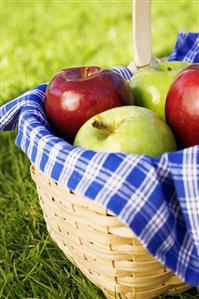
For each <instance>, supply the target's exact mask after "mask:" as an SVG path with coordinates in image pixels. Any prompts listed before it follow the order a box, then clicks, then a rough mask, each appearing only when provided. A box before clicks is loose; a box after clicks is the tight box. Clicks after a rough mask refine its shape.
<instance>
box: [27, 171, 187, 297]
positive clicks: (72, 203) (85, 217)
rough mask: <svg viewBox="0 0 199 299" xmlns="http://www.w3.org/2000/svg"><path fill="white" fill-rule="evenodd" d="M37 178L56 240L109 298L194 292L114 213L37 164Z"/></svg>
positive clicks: (40, 198)
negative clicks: (57, 180)
mask: <svg viewBox="0 0 199 299" xmlns="http://www.w3.org/2000/svg"><path fill="white" fill-rule="evenodd" d="M31 175H32V179H33V180H34V181H35V183H36V186H37V192H38V195H39V200H40V205H41V208H42V210H43V215H44V219H45V221H46V224H47V229H48V231H49V234H50V236H51V237H52V239H53V240H54V241H55V242H56V243H57V244H58V246H59V247H60V248H61V249H62V250H63V252H64V253H65V255H66V256H67V258H68V259H69V260H70V261H71V262H72V263H74V264H75V265H76V266H77V267H78V268H79V269H80V270H81V271H82V272H83V273H84V274H85V275H86V276H87V277H88V278H89V279H90V280H91V281H92V282H93V283H94V284H95V285H96V286H97V287H99V288H100V289H102V291H103V292H104V294H105V295H106V297H107V298H128V299H130V298H136V299H137V298H143V299H147V298H153V297H155V296H157V295H160V294H165V293H167V294H174V293H178V292H183V291H186V290H188V289H189V288H190V286H187V285H186V284H184V283H183V282H181V281H180V280H179V279H178V278H177V277H176V276H175V275H174V273H173V272H172V271H171V270H170V269H168V268H165V267H164V266H163V265H162V264H161V263H160V262H158V261H157V260H155V259H154V258H153V257H152V256H151V255H150V254H149V253H148V252H147V251H146V250H145V249H144V248H143V246H142V245H141V244H140V242H139V241H138V240H137V239H136V237H135V236H134V235H133V233H132V231H131V230H130V229H129V228H128V227H127V226H125V225H124V224H123V223H122V222H121V221H120V220H119V219H118V218H117V217H116V216H115V215H113V214H112V213H111V212H109V211H106V210H104V209H102V208H101V207H99V206H98V205H97V204H96V203H95V202H93V201H91V200H90V199H87V198H85V197H83V196H81V195H79V194H75V193H74V192H72V191H70V190H68V189H67V188H66V187H63V186H60V185H59V184H57V183H56V182H55V181H52V180H51V179H49V178H48V177H46V176H45V175H44V174H43V173H42V172H41V171H39V170H37V169H35V167H34V166H31ZM119 294H120V297H117V295H119Z"/></svg>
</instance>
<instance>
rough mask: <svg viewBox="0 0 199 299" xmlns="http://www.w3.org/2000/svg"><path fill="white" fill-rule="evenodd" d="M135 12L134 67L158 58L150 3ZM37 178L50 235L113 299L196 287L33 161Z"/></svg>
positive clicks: (137, 6)
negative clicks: (40, 169) (156, 56)
mask: <svg viewBox="0 0 199 299" xmlns="http://www.w3.org/2000/svg"><path fill="white" fill-rule="evenodd" d="M133 14H134V18H133V44H134V49H133V52H134V63H131V64H130V67H131V68H132V69H133V70H135V69H136V68H138V67H142V66H144V65H148V64H150V63H151V61H152V56H151V52H152V51H151V26H150V1H139V0H138V1H134V2H133ZM141 16H142V17H141ZM143 20H144V21H143ZM31 176H32V179H33V180H34V181H35V183H36V186H37V192H38V195H39V200H40V205H41V208H42V210H43V215H44V219H45V221H46V225H47V229H48V231H49V234H50V236H51V237H52V239H53V240H54V241H55V242H56V243H57V244H58V246H59V247H60V248H61V249H62V250H63V252H64V253H65V255H66V257H67V258H68V259H69V260H70V261H71V262H72V263H74V264H75V265H76V266H77V267H78V268H79V269H80V270H81V271H82V272H83V273H84V274H85V275H86V277H88V279H90V281H92V282H93V283H94V284H95V285H96V286H97V287H99V288H100V289H101V290H102V291H103V292H104V294H105V296H106V297H107V298H126V299H130V298H136V299H137V298H143V299H147V298H153V297H156V296H158V295H161V294H175V293H179V292H183V291H186V290H188V289H190V288H191V286H188V285H186V284H185V283H183V282H182V281H180V279H179V278H177V277H176V276H175V275H174V273H173V272H172V271H171V270H170V269H168V268H166V267H164V266H163V265H162V264H161V263H160V262H159V261H157V260H155V259H154V257H152V256H151V255H150V254H149V253H148V252H147V251H146V250H145V249H144V247H143V246H142V245H141V243H140V242H139V241H138V240H137V239H136V237H135V236H134V235H133V233H132V231H131V230H130V229H129V228H128V227H127V226H125V225H124V224H123V223H122V222H121V221H120V220H119V219H118V218H117V217H116V216H115V215H113V214H112V213H111V212H110V211H107V210H104V209H103V208H101V207H99V206H98V205H97V204H96V203H95V202H93V201H91V200H89V199H87V198H85V197H83V196H81V195H79V194H76V193H74V192H72V191H70V190H68V189H67V188H66V187H63V186H61V185H59V184H57V183H56V182H55V181H53V180H51V179H50V178H47V177H46V176H45V175H44V174H43V173H42V172H41V171H39V170H38V169H36V168H35V167H34V166H33V165H32V166H31Z"/></svg>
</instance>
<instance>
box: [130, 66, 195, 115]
mask: <svg viewBox="0 0 199 299" xmlns="http://www.w3.org/2000/svg"><path fill="white" fill-rule="evenodd" d="M188 65H189V64H188V63H187V62H182V61H168V62H162V63H156V64H153V65H151V66H148V67H145V68H143V69H141V70H140V71H138V72H137V73H135V75H134V76H133V77H132V78H131V80H130V82H129V83H130V87H131V89H132V93H133V96H134V100H135V105H138V106H142V107H145V108H148V109H150V110H152V111H154V112H155V113H157V114H158V115H159V116H160V117H162V118H163V119H165V102H166V96H167V92H168V90H169V87H170V85H171V83H172V81H173V80H174V79H175V77H176V76H177V74H178V73H179V72H180V71H181V70H182V69H184V68H185V67H187V66H188Z"/></svg>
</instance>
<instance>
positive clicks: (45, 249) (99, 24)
mask: <svg viewBox="0 0 199 299" xmlns="http://www.w3.org/2000/svg"><path fill="white" fill-rule="evenodd" d="M152 20H153V27H152V32H153V49H154V55H156V56H158V57H161V56H165V55H168V54H169V53H170V52H171V50H172V47H173V46H174V43H175V39H176V34H177V32H178V31H181V30H184V31H197V29H198V25H199V21H198V3H197V2H196V1H173V2H172V1H154V2H153V7H152ZM131 47H132V45H131V1H103V0H102V1H42V0H41V1H39V0H35V1H34V0H33V1H31V0H29V1H20V0H19V1H10V0H5V1H1V78H0V79H1V88H0V93H1V98H0V105H1V104H3V103H5V102H7V101H9V100H11V99H12V98H14V97H16V96H18V95H19V94H21V93H22V92H23V91H25V90H27V89H29V88H32V87H33V86H35V85H37V84H38V83H41V82H45V81H48V80H49V79H50V78H51V77H52V75H53V74H54V73H55V72H57V71H58V70H60V69H62V68H65V67H70V66H79V65H99V66H102V67H109V66H113V65H128V64H129V62H130V61H131V60H132V53H131V51H132V50H131ZM15 136H16V133H1V134H0V298H3V299H4V298H8V299H15V298H44V299H45V298H52V299H54V298H60V299H63V298H67V299H72V298H74V299H77V298H80V299H95V298H96V299H97V298H98V299H100V298H101V299H102V298H103V296H102V294H101V293H100V292H99V291H98V290H97V289H96V288H95V287H94V286H93V285H92V284H91V283H90V282H88V280H87V279H86V278H85V277H84V276H83V275H82V274H81V273H80V272H79V271H78V270H77V269H76V268H75V267H74V266H73V265H71V264H70V263H69V262H68V261H67V260H66V258H65V257H64V255H63V254H62V252H61V251H60V250H59V249H58V248H57V246H56V245H55V244H54V243H53V242H52V241H51V239H50V238H49V236H48V234H47V231H46V227H45V224H44V221H43V218H42V213H41V210H40V207H39V204H38V199H37V195H36V192H35V186H34V183H33V182H32V181H31V179H30V176H29V165H30V163H29V161H28V159H27V158H26V157H25V156H24V154H23V153H22V152H21V151H20V150H19V149H18V148H16V146H15ZM178 298H184V299H185V298H187V299H188V298H199V292H198V291H197V290H192V291H189V292H188V293H186V294H184V295H182V296H181V295H179V296H178Z"/></svg>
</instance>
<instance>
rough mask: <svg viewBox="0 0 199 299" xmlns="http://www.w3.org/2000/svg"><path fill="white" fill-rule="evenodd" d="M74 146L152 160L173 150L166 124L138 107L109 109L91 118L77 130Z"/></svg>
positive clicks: (173, 144)
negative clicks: (147, 156) (138, 155)
mask: <svg viewBox="0 0 199 299" xmlns="http://www.w3.org/2000/svg"><path fill="white" fill-rule="evenodd" d="M74 145H77V146H81V147H84V148H88V149H91V150H95V151H103V152H127V153H134V154H146V155H150V156H154V157H158V156H160V155H161V154H162V153H164V152H169V151H175V150H176V142H175V139H174V136H173V133H172V131H171V129H170V128H169V127H168V125H167V124H166V122H165V121H164V120H162V119H161V118H160V117H159V116H158V115H156V114H155V113H153V112H152V111H150V110H148V109H145V108H143V107H138V106H122V107H117V108H112V109H109V110H106V111H104V112H102V113H99V114H97V115H95V116H93V117H92V118H90V119H89V120H87V122H86V123H84V124H83V126H82V127H81V128H80V129H79V131H78V133H77V135H76V137H75V140H74Z"/></svg>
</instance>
